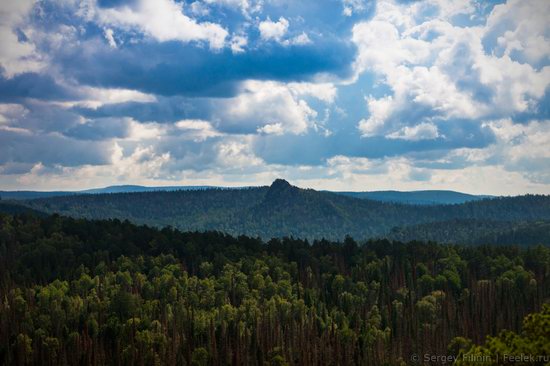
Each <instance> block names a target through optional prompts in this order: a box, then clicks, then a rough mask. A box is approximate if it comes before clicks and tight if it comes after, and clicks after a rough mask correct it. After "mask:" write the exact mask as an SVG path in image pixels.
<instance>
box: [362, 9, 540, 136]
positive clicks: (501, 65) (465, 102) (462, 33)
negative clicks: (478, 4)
mask: <svg viewBox="0 0 550 366" xmlns="http://www.w3.org/2000/svg"><path fill="white" fill-rule="evenodd" d="M528 2H529V1H524V2H521V4H522V5H518V4H519V3H520V2H516V1H510V2H509V3H507V4H506V5H505V6H504V5H503V6H496V7H495V8H494V10H493V12H492V13H491V14H490V15H489V16H488V18H487V21H486V22H487V23H486V24H487V25H486V26H484V27H459V26H455V25H453V24H452V20H451V18H452V16H455V15H457V14H461V13H465V14H468V13H470V12H471V11H472V9H473V8H472V6H469V5H467V4H466V3H460V2H446V1H438V2H433V1H423V2H415V3H412V4H409V3H406V4H398V3H393V2H390V1H382V2H380V3H379V4H378V6H377V11H376V14H375V16H374V18H373V19H371V20H369V21H365V22H361V23H359V24H357V25H355V26H354V28H353V37H352V39H353V41H354V43H355V44H356V45H357V47H358V49H359V54H358V57H357V59H356V62H355V68H356V72H357V75H361V74H362V73H364V72H372V73H374V74H375V75H377V77H378V78H379V82H380V83H383V84H386V85H387V86H388V87H389V88H390V90H391V94H390V95H385V96H380V97H374V96H372V95H369V96H368V98H367V104H368V108H369V111H370V116H369V117H368V118H364V119H362V120H361V121H360V122H359V129H360V130H361V131H362V132H363V134H364V135H367V136H372V135H376V134H389V135H390V136H398V135H399V134H400V132H398V131H403V129H404V128H407V127H406V126H408V125H424V126H425V125H426V123H430V121H431V120H433V119H434V118H437V119H440V120H451V119H457V118H463V119H464V118H466V119H472V120H474V119H484V118H498V117H502V116H506V115H509V114H511V113H519V112H525V111H528V110H530V109H532V108H534V106H535V105H536V104H537V101H538V100H540V99H541V98H542V97H543V95H544V93H545V90H546V88H547V87H548V86H549V85H550V67H549V66H545V67H542V68H540V69H537V68H535V67H533V66H531V65H529V64H526V63H520V62H517V61H514V60H513V59H511V58H510V57H509V56H508V55H507V54H506V53H503V54H502V55H501V56H498V55H496V54H488V53H486V51H485V49H484V47H483V39H484V37H485V35H486V34H488V33H491V32H492V31H493V29H494V28H495V27H496V28H499V27H500V28H502V27H504V28H505V29H507V28H509V27H510V25H509V22H507V21H506V17H505V16H503V13H506V14H509V13H510V14H511V13H513V12H514V11H515V8H516V7H518V6H521V7H523V6H526V5H525V3H528ZM459 3H460V4H459ZM531 3H532V4H531V5H530V6H529V8H530V9H531V10H535V9H537V8H538V7H540V4H539V3H540V2H538V1H536V0H532V1H531ZM429 5H431V6H436V8H437V9H438V12H436V13H435V14H436V15H435V16H425V15H424V16H422V14H423V13H422V12H421V11H422V10H423V9H425V8H426V6H429ZM520 13H521V12H520ZM523 14H524V13H523ZM538 23H539V22H535V24H538ZM547 31H548V26H546V25H544V26H543V25H542V24H538V25H537V26H532V27H530V30H529V32H533V33H532V35H533V37H540V36H543V34H545V32H547ZM506 34H509V35H510V36H511V37H512V38H514V39H515V38H516V36H515V33H514V32H512V33H506ZM530 34H531V33H530ZM542 46H543V47H545V43H542ZM543 53H545V54H548V51H543ZM404 125H405V127H404ZM409 131H412V130H410V129H409Z"/></svg>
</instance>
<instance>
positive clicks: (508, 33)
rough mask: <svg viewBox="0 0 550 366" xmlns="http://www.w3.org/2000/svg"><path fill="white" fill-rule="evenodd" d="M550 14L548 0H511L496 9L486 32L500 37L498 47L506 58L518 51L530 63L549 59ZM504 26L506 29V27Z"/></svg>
mask: <svg viewBox="0 0 550 366" xmlns="http://www.w3.org/2000/svg"><path fill="white" fill-rule="evenodd" d="M548 14H550V2H548V1H544V0H538V1H522V0H509V1H508V2H506V3H505V4H499V5H496V6H495V9H494V11H493V12H492V14H491V16H490V17H489V18H488V19H487V27H486V31H485V33H486V35H487V36H489V37H496V40H497V45H498V48H500V49H501V51H502V53H503V54H504V55H507V56H511V55H512V56H513V53H514V52H517V53H518V54H519V55H521V56H522V57H523V58H524V59H525V61H526V62H529V63H538V62H540V61H541V60H543V59H547V60H548V57H549V54H550V37H548V28H549V27H548ZM503 25H506V27H504V28H503Z"/></svg>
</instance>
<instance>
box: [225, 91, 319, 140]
mask: <svg viewBox="0 0 550 366" xmlns="http://www.w3.org/2000/svg"><path fill="white" fill-rule="evenodd" d="M291 89H292V87H290V88H289V87H288V86H286V85H285V84H282V83H277V82H273V81H255V80H250V81H247V82H245V83H244V84H243V86H242V91H241V93H240V94H239V95H237V96H236V97H233V98H229V99H223V100H219V101H218V102H217V103H216V105H215V108H214V109H215V110H216V111H217V112H216V116H215V121H216V122H217V124H218V125H219V129H221V130H235V131H237V132H238V131H247V132H253V131H257V130H258V129H260V130H261V129H262V128H263V127H264V126H266V125H277V124H279V125H280V126H281V129H283V130H284V132H285V133H293V134H300V133H303V132H305V131H306V130H307V129H308V127H309V126H311V125H313V124H314V118H315V117H316V116H317V113H316V112H315V111H314V110H313V109H311V108H310V107H309V105H308V104H307V103H306V102H305V101H304V100H303V99H299V97H298V95H297V94H293V92H292V90H291ZM269 129H270V128H269V127H268V130H269ZM263 132H265V131H263Z"/></svg>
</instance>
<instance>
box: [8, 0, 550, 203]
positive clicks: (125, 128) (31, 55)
mask: <svg viewBox="0 0 550 366" xmlns="http://www.w3.org/2000/svg"><path fill="white" fill-rule="evenodd" d="M548 14H550V1H548V0H508V1H479V0H420V1H414V0H378V1H374V0H373V1H370V0H300V1H295V0H185V1H180V0H154V1H153V0H55V1H50V0H39V1H35V0H2V1H0V44H1V45H2V46H1V47H0V189H4V190H22V189H30V190H78V189H86V188H92V187H103V186H108V185H118V184H142V185H152V186H161V185H204V184H207V185H221V186H249V185H265V184H269V183H270V182H271V181H273V180H274V179H275V178H285V179H287V180H289V181H290V182H291V183H293V184H296V185H298V186H301V187H311V188H316V189H329V190H355V191H371V190H385V189H393V190H419V189H452V190H458V191H462V192H469V193H477V194H497V195H516V194H524V193H544V194H550V87H549V86H550V22H548V21H547V16H548Z"/></svg>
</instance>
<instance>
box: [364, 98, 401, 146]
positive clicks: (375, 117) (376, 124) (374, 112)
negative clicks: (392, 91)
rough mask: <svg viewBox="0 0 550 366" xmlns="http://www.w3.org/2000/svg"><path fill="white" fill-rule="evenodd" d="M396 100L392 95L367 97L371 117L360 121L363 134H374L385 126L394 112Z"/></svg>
mask: <svg viewBox="0 0 550 366" xmlns="http://www.w3.org/2000/svg"><path fill="white" fill-rule="evenodd" d="M394 104H395V101H394V99H393V97H392V96H386V97H384V98H379V99H375V98H372V97H368V98H367V106H368V109H369V113H370V117H369V118H368V119H363V120H361V121H359V130H361V132H362V134H363V136H366V137H368V136H374V135H376V133H377V132H378V130H380V128H382V127H383V126H384V122H385V121H386V119H387V118H388V117H389V116H390V114H391V113H392V110H393V108H394Z"/></svg>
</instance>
